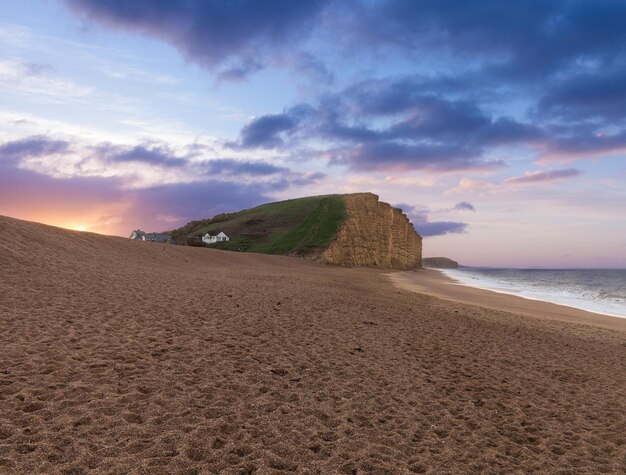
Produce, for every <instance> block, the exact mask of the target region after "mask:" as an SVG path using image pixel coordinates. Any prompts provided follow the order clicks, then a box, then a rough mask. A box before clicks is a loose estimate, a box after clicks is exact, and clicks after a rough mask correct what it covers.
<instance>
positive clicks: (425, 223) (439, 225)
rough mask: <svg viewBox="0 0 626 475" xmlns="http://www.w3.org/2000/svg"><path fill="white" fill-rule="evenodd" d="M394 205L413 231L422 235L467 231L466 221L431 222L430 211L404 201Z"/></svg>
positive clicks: (440, 234)
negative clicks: (409, 222) (404, 215)
mask: <svg viewBox="0 0 626 475" xmlns="http://www.w3.org/2000/svg"><path fill="white" fill-rule="evenodd" d="M459 204H460V203H459ZM466 204H469V203H466ZM394 206H395V207H396V208H400V209H402V211H403V212H404V213H405V214H406V215H407V217H408V218H409V220H410V221H411V222H412V223H413V227H414V228H415V231H417V233H418V234H419V235H420V236H422V237H433V236H443V235H445V234H462V233H465V232H467V226H468V225H467V223H460V222H456V221H432V222H431V221H430V218H429V216H428V215H429V214H430V213H432V211H429V210H427V209H420V208H418V207H417V206H411V205H408V204H404V203H399V204H397V205H394ZM470 206H471V205H470Z"/></svg>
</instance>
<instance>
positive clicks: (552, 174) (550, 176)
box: [502, 168, 581, 185]
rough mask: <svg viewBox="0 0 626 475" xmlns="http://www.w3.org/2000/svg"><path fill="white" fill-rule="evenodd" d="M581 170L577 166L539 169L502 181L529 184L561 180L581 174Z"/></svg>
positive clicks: (505, 183) (504, 182) (510, 183)
mask: <svg viewBox="0 0 626 475" xmlns="http://www.w3.org/2000/svg"><path fill="white" fill-rule="evenodd" d="M580 173H581V172H580V170H577V169H576V168H564V169H561V170H546V171H542V170H537V171H534V172H527V173H526V174H525V175H523V176H516V177H511V178H507V179H506V180H504V181H503V182H502V183H503V184H504V185H527V184H531V183H545V182H553V181H556V180H561V179H564V178H572V177H576V176H579V175H580Z"/></svg>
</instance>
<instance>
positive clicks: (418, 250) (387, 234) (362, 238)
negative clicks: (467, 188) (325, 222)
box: [317, 193, 422, 270]
mask: <svg viewBox="0 0 626 475" xmlns="http://www.w3.org/2000/svg"><path fill="white" fill-rule="evenodd" d="M342 198H343V200H344V202H345V206H346V213H347V217H346V219H345V221H344V222H343V223H342V225H341V227H340V228H339V232H338V233H337V237H336V239H334V240H333V241H332V242H331V243H330V244H329V246H328V247H327V248H326V249H325V250H324V251H322V252H321V253H320V255H319V256H318V258H317V260H319V261H320V262H324V263H327V264H334V265H340V266H346V267H352V266H365V267H380V268H390V269H401V270H407V269H419V268H421V267H422V238H421V236H420V235H419V234H417V233H416V232H415V229H414V228H413V225H412V224H411V222H410V221H409V220H408V218H407V217H406V215H405V214H404V213H403V212H402V210H401V209H399V208H393V207H392V206H391V205H389V204H388V203H383V202H380V201H379V200H378V196H377V195H375V194H373V193H353V194H347V195H342Z"/></svg>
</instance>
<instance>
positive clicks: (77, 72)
mask: <svg viewBox="0 0 626 475" xmlns="http://www.w3.org/2000/svg"><path fill="white" fill-rule="evenodd" d="M625 24H626V2H624V1H622V0H594V1H587V0H522V1H518V2H502V1H501V0H489V1H488V0H475V1H471V2H468V1H466V0H448V1H439V0H408V1H401V0H378V1H376V0H367V1H366V0H362V1H356V0H341V1H339V0H308V1H306V2H305V1H302V2H299V1H292V2H285V1H282V0H233V1H228V2H224V1H221V0H177V1H174V0H170V1H168V0H160V1H157V0H155V1H148V0H115V1H108V2H101V1H99V0H56V1H55V0H47V1H44V0H22V1H20V2H0V214H2V215H7V216H12V217H16V218H20V219H26V220H31V221H38V222H43V223H46V224H52V225H55V226H62V227H66V228H71V229H77V230H86V231H92V232H97V233H103V234H111V235H120V236H129V235H130V233H131V231H132V230H133V229H137V228H140V229H142V230H144V231H165V230H170V229H174V228H176V227H178V226H181V225H183V224H184V223H186V222H188V221H190V220H193V219H201V218H206V217H211V216H213V215H215V214H217V213H221V212H228V211H237V210H240V209H245V208H250V207H253V206H256V205H259V204H262V203H266V202H270V201H276V200H283V199H290V198H297V197H301V196H308V195H318V194H328V193H352V192H364V191H369V192H373V193H376V194H378V195H379V196H380V199H381V200H382V201H385V202H388V203H391V204H393V205H396V206H400V207H401V208H402V209H403V210H404V211H405V213H406V214H407V216H408V217H409V219H410V220H411V222H412V223H413V224H414V226H415V228H416V230H417V231H418V232H419V233H420V234H421V235H422V236H423V237H424V243H423V245H424V255H425V256H447V257H450V258H453V259H455V260H458V261H459V262H461V263H462V264H465V265H473V266H499V267H547V268H576V267H579V268H615V267H617V268H626V28H624V25H625Z"/></svg>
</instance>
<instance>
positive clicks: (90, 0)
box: [66, 0, 325, 77]
mask: <svg viewBox="0 0 626 475" xmlns="http://www.w3.org/2000/svg"><path fill="white" fill-rule="evenodd" d="M66 3H67V4H68V5H69V6H70V7H71V9H72V10H73V11H74V12H76V13H78V14H79V15H82V16H83V17H84V18H85V19H88V20H93V21H97V22H99V23H102V24H104V25H106V26H110V27H113V28H118V29H123V30H127V31H132V32H137V33H142V34H145V35H149V36H152V37H156V38H160V39H162V40H164V41H167V42H168V43H170V44H172V45H173V46H174V47H176V48H177V49H178V50H179V51H180V52H181V53H182V54H183V55H184V56H185V57H187V58H189V59H191V60H193V61H195V62H197V63H199V64H201V65H203V66H206V67H209V68H214V67H216V66H219V65H222V64H224V63H234V65H232V66H230V67H227V68H226V69H225V70H224V74H225V76H226V77H227V76H231V77H242V76H245V75H246V74H248V73H249V72H251V71H252V72H253V71H256V70H258V69H260V68H261V67H262V65H263V62H264V61H265V60H266V59H267V57H271V56H273V55H274V54H275V50H278V49H282V48H283V45H285V44H289V45H292V44H293V43H294V42H298V41H301V40H303V39H304V38H306V36H307V33H308V31H309V30H310V29H311V28H312V27H313V26H314V25H315V21H316V19H317V18H318V16H319V14H320V13H321V11H322V9H323V7H324V4H325V2H324V1H322V0H311V1H306V2H289V1H282V0H238V1H221V0H204V1H197V0H163V1H158V2H155V1H152V0H115V1H107V2H102V1H100V0H66Z"/></svg>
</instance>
